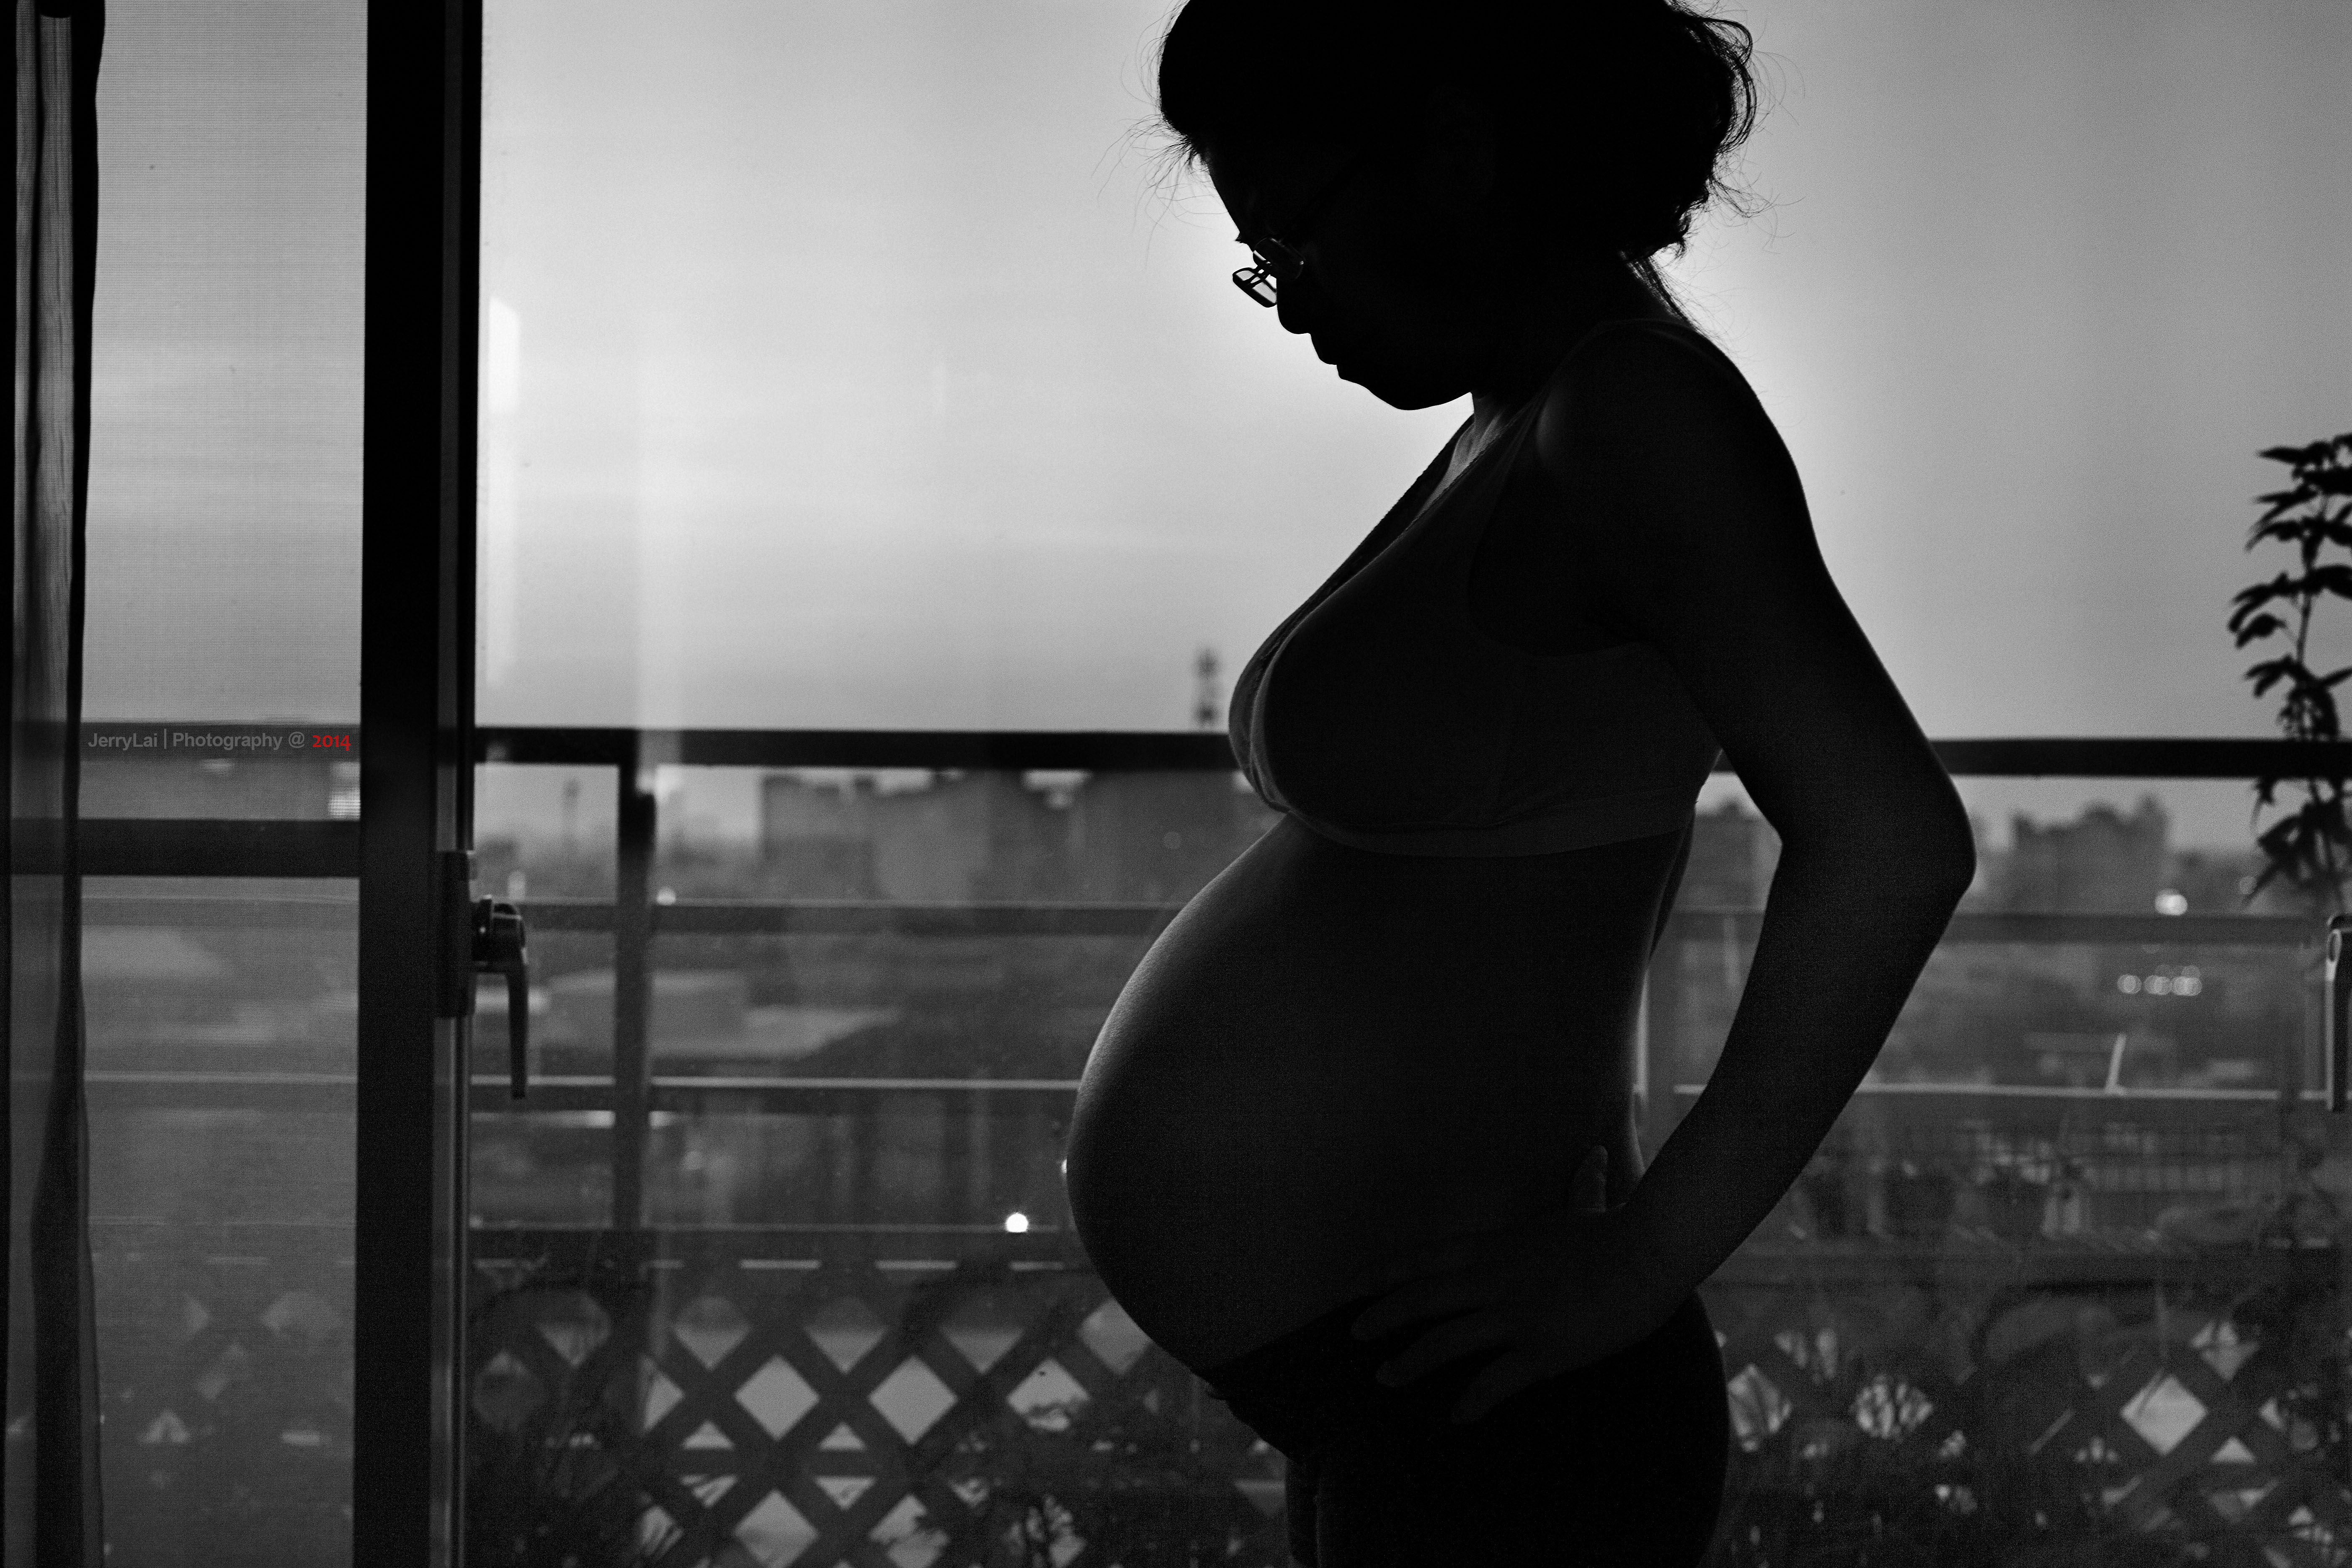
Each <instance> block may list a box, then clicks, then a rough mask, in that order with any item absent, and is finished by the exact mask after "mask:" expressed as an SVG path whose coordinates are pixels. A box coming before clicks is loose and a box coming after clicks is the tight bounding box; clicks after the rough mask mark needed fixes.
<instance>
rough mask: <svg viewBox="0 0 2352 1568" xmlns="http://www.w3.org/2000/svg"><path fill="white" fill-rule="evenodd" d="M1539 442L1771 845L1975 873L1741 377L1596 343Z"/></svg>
mask: <svg viewBox="0 0 2352 1568" xmlns="http://www.w3.org/2000/svg"><path fill="white" fill-rule="evenodd" d="M1536 443H1537V447H1538V455H1539V461H1540V463H1541V465H1542V468H1543V471H1544V473H1545V476H1546V478H1547V479H1548V480H1549V483H1550V485H1551V487H1552V489H1553V492H1554V494H1555V495H1556V496H1557V497H1558V498H1559V500H1560V501H1561V502H1562V503H1563V504H1564V507H1565V510H1566V516H1567V517H1568V518H1569V519H1570V520H1571V521H1572V524H1573V526H1575V527H1576V528H1577V529H1578V530H1579V531H1580V534H1581V536H1582V541H1583V545H1584V551H1585V557H1586V559H1587V560H1589V561H1591V563H1593V564H1594V565H1595V566H1596V567H1597V568H1598V569H1599V571H1600V572H1601V574H1602V575H1603V576H1604V578H1605V579H1606V582H1607V584H1608V585H1609V587H1610V588H1611V589H1612V590H1613V592H1614V595H1615V597H1616V599H1617V601H1618V603H1619V604H1620V605H1621V606H1622V609H1623V611H1624V613H1625V615H1626V616H1627V618H1628V619H1629V621H1630V622H1631V624H1632V629H1633V630H1635V631H1636V632H1638V633H1639V634H1640V635H1641V636H1642V637H1643V638H1644V639H1646V640H1648V641H1649V642H1651V643H1653V644H1654V645H1655V646H1656V647H1658V649H1659V650H1660V652H1662V653H1663V654H1664V656H1665V658H1666V660H1667V662H1668V663H1669V664H1670V665H1672V667H1673V668H1674V669H1675V673H1676V674H1677V675H1678V676H1679V677H1680V678H1681V679H1682V681H1683V683H1684V685H1685V688H1686V689H1688V690H1689V692H1690V694H1691V697H1692V699H1693V700H1694V701H1695V702H1696V704H1697V706H1698V708H1699V710H1700V712H1701V713H1702V714H1703V715H1704V717H1705V718H1706V721H1707V724H1708V726H1709V728H1711V729H1712V730H1713V731H1714V732H1715V736H1716V739H1717V741H1718V742H1721V743H1722V745H1723V748H1724V751H1725V752H1727V754H1728V756H1729V758H1730V761H1731V763H1732V765H1733V766H1734V767H1735V768H1736V769H1738V773H1739V776H1740V779H1741V781H1742V782H1743V783H1744V784H1746V785H1747V787H1748V793H1749V795H1751V796H1752V797H1753V798H1754V799H1755V801H1756V804H1757V805H1758V806H1759V808H1760V809H1761V810H1762V812H1763V813H1764V816H1765V817H1766V819H1767V820H1768V821H1769V822H1770V823H1771V824H1772V826H1773V827H1774V828H1775V829H1776V830H1777V831H1778V832H1779V833H1780V837H1781V838H1782V839H1783V841H1784V842H1786V843H1788V844H1789V845H1790V846H1791V847H1795V846H1798V845H1801V844H1802V845H1813V844H1820V845H1823V846H1829V847H1837V846H1842V845H1856V844H1859V845H1862V846H1868V847H1874V848H1875V847H1898V846H1899V847H1903V848H1905V850H1906V854H1905V856H1904V858H1905V860H1906V862H1908V863H1910V864H1912V865H1914V866H1916V867H1919V868H1922V869H1926V868H1930V867H1933V868H1938V869H1945V868H1947V866H1946V861H1947V858H1948V861H1949V865H1948V869H1949V870H1950V871H1951V872H1953V873H1955V874H1957V873H1959V872H1961V871H1962V870H1963V869H1964V868H1966V867H1968V866H1969V865H1970V864H1971V863H1972V858H1973V853H1974V851H1973V846H1972V842H1971V835H1970V830H1969V824H1968V821H1967V818H1966V816H1965V814H1963V813H1962V812H1961V811H1960V808H1959V805H1958V797H1957V795H1955V794H1954V793H1953V790H1952V786H1951V781H1950V779H1949V778H1948V776H1947V775H1946V774H1945V773H1944V771H1943V768H1942V766H1941V765H1940V764H1939V763H1937V760H1936V757H1935V754H1934V752H1932V751H1931V750H1930V749H1929V747H1928V745H1927V740H1926V738H1925V737H1924V736H1922V735H1921V733H1920V731H1919V726H1918V724H1917V722H1916V721H1915V720H1914V719H1913V718H1912V716H1911V711H1910V710H1909V708H1908V707H1906V705H1905V703H1904V701H1903V698H1902V696H1901V694H1900V693H1899V692H1897V691H1896V690H1895V683H1894V681H1893V680H1892V679H1889V678H1888V676H1887V673H1886V670H1885V666H1883V665H1882V664H1881V663H1880V662H1879V659H1878V656H1877V654H1876V653H1875V652H1874V650H1873V649H1872V647H1871V646H1870V643H1869V641H1868V639H1867V638H1865V637H1864V636H1863V632H1862V628H1861V626H1858V625H1857V624H1856V623H1855V621H1854V618H1853V613H1852V612H1851V611H1850V610H1848V609H1847V607H1846V604H1845V600H1844V599H1843V596H1842V595H1840V594H1839V593H1838V591H1837V585H1836V584H1834V583H1832V581H1831V579H1830V574H1829V570H1828V567H1827V565H1826V563H1824V562H1823V561H1822V555H1821V550H1820V548H1819V546H1818V544H1817V543H1816V542H1815V540H1814V537H1813V530H1812V521H1811V517H1810V516H1809V515H1808V513H1807V510H1806V507H1805V496H1804V488H1803V486H1802V485H1801V482H1800V481H1799V479H1798V477H1797V470H1796V465H1795V464H1794V463H1793V462H1792V461H1791V460H1790V457H1789V453H1788V449H1787V448H1786V447H1784V446H1783V445H1782V444H1781V441H1780V433H1779V432H1778V431H1777V430H1775V429H1774V428H1773V427H1772V422H1771V420H1770V419H1769V417H1767V416H1766V415H1765V413H1764V410H1763V408H1762V407H1761V406H1760V405H1759V404H1758V403H1757V401H1756V399H1755V397H1754V395H1753V394H1752V393H1750V392H1749V391H1748V387H1747V384H1745V383H1744V382H1742V381H1740V380H1739V379H1738V377H1737V376H1735V375H1733V374H1731V373H1730V372H1729V371H1728V370H1727V368H1726V367H1725V366H1723V365H1722V364H1720V363H1717V361H1716V360H1715V359H1714V358H1713V357H1712V356H1711V355H1709V354H1707V353H1706V351H1705V350H1704V349H1701V348H1699V347H1698V346H1696V345H1695V344H1691V343H1688V342H1682V341H1680V340H1678V339H1677V338H1675V337H1674V336H1672V335H1671V334H1669V333H1665V332H1659V331H1646V330H1639V329H1636V330H1632V331H1626V330H1608V331H1601V332H1599V333H1596V334H1595V335H1594V336H1593V337H1592V338H1591V339H1589V340H1588V341H1587V342H1586V343H1585V344H1584V346H1583V348H1582V349H1581V350H1580V352H1579V353H1577V354H1576V356H1575V358H1574V360H1573V362H1572V364H1571V365H1570V366H1569V367H1563V371H1562V373H1561V374H1560V375H1559V377H1558V378H1557V379H1556V380H1555V381H1554V383H1553V384H1552V386H1551V387H1550V389H1549V392H1548V395H1547V397H1546V403H1545V406H1544V408H1543V409H1542V411H1541V413H1540V414H1539V416H1538V423H1537V427H1536Z"/></svg>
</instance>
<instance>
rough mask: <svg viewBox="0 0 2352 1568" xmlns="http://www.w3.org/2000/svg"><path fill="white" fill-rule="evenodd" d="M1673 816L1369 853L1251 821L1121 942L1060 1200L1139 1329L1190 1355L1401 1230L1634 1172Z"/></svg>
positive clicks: (1297, 1313)
mask: <svg viewBox="0 0 2352 1568" xmlns="http://www.w3.org/2000/svg"><path fill="white" fill-rule="evenodd" d="M1674 847H1675V840H1674V838H1673V837H1672V836H1668V837H1665V838H1664V839H1643V840H1636V841H1634V842H1633V843H1632V844H1630V845H1611V846H1606V847H1601V848H1596V849H1589V850H1579V851H1574V852H1572V853H1571V854H1569V855H1563V856H1547V857H1539V858H1518V859H1497V860H1452V859H1433V858H1418V857H1403V856H1381V855H1371V854H1367V853H1365V852H1362V851H1359V850H1354V849H1349V848H1346V847H1341V846H1339V845H1336V844H1331V843H1329V842H1328V841H1326V840H1323V839H1321V838H1318V837H1316V836H1315V835H1313V834H1312V833H1311V832H1309V831H1308V830H1307V829H1305V828H1302V827H1300V826H1297V824H1295V823H1293V822H1290V821H1287V820H1286V821H1284V822H1283V823H1281V824H1279V825H1278V826H1276V828H1275V829H1274V830H1273V831H1272V832H1270V833H1269V834H1267V836H1266V837H1265V838H1264V839H1261V840H1260V841H1259V842H1258V843H1257V844H1256V845H1255V846H1253V847H1251V848H1250V850H1249V851H1248V852H1246V853H1245V854H1244V855H1243V856H1242V857H1241V858H1240V859H1238V860H1236V861H1235V862H1234V865H1233V866H1231V867H1229V868H1227V869H1226V870H1225V871H1224V873H1223V875H1221V876H1220V877H1219V878H1218V879H1216V880H1215V881H1213V882H1212V883H1211V884H1210V885H1209V886H1208V887H1207V888H1206V889H1203V890H1202V892H1201V894H1200V895H1199V896H1198V897H1197V898H1195V899H1194V900H1192V903H1191V904H1189V905H1187V906H1186V907H1185V909H1184V910H1183V911H1182V912H1181V913H1180V914H1179V915H1178V916H1177V918H1176V920H1175V921H1173V922H1171V924H1170V926H1169V928H1168V929H1167V931H1164V932H1163V933H1162V934H1161V936H1160V940H1159V941H1158V942H1156V943H1154V944H1153V946H1152V948H1151V950H1150V952H1149V953H1147V954H1146V955H1145V958H1144V960H1143V962H1142V963H1141V964H1139V966H1138V967H1137V969H1136V972H1135V973H1134V975H1133V976H1132V977H1131V978H1130V979H1129V983H1128V985H1127V987H1126V989H1125V991H1124V992H1122V994H1120V996H1119V999H1118V1004H1117V1005H1115V1006H1114V1007H1113V1008H1112V1010H1111V1013H1110V1016H1109V1017H1108V1020H1107V1021H1106V1022H1105V1024H1104V1026H1103V1030H1102V1034H1101V1036H1100V1037H1099V1038H1098V1039H1097V1043H1096V1045H1095V1048H1094V1052H1093V1054H1092V1055H1091V1056H1090V1057H1089V1058H1088V1059H1087V1068H1086V1074H1085V1078H1084V1080H1083V1082H1082V1084H1081V1086H1080V1089H1079V1093H1078V1102H1077V1106H1076V1114H1075V1117H1074V1119H1073V1121H1072V1125H1071V1131H1070V1142H1069V1150H1068V1155H1069V1163H1068V1185H1069V1196H1070V1205H1071V1211H1072V1214H1073V1215H1074V1217H1075V1218H1076V1223H1077V1226H1078V1230H1079V1235H1080V1237H1081V1239H1082V1240H1083V1241H1084V1242H1085V1244H1086V1247H1087V1254H1088V1256H1089V1258H1091V1259H1092V1260H1093V1262H1094V1264H1095V1265H1096V1267H1097V1268H1098V1269H1100V1271H1101V1272H1102V1275H1103V1278H1104V1281H1105V1283H1106V1284H1108V1286H1109V1288H1110V1289H1111V1291H1112V1292H1113V1294H1115V1295H1116V1296H1117V1297H1118V1300H1119V1302H1120V1304H1121V1305H1122V1306H1124V1307H1125V1308H1126V1309H1127V1310H1128V1311H1129V1313H1131V1314H1132V1315H1133V1316H1134V1317H1135V1319H1136V1321H1137V1322H1138V1323H1139V1325H1140V1326H1141V1327H1142V1328H1143V1330H1144V1331H1146V1332H1147V1333H1149V1334H1150V1335H1151V1336H1152V1337H1153V1338H1154V1339H1155V1340H1156V1341H1158V1342H1160V1344H1161V1345H1162V1346H1164V1347H1165V1348H1167V1349H1168V1350H1169V1351H1171V1352H1172V1353H1174V1354H1175V1355H1176V1356H1178V1357H1179V1358H1180V1359H1181V1360H1183V1361H1185V1362H1186V1363H1189V1364H1191V1365H1192V1366H1194V1367H1196V1368H1200V1367H1207V1366H1212V1365H1214V1364H1215V1363H1218V1362H1221V1361H1224V1360H1229V1359H1231V1358H1232V1357H1233V1356H1235V1355H1239V1354H1241V1353H1243V1352H1245V1351H1248V1350H1251V1349H1254V1348H1255V1346H1257V1345H1259V1344H1262V1343H1264V1342H1266V1341H1268V1340H1271V1339H1273V1338H1275V1337H1276V1335H1278V1334H1280V1333H1282V1332H1283V1331H1286V1330H1287V1329H1290V1328H1292V1327H1295V1326H1297V1324H1299V1323H1302V1322H1305V1321H1307V1320H1308V1319H1310V1318H1313V1317H1315V1316H1317V1315H1318V1313H1320V1312H1322V1311H1325V1310H1328V1309H1329V1308H1331V1307H1333V1306H1335V1305H1337V1304H1339V1302H1340V1301H1342V1300H1346V1299H1347V1296H1348V1294H1349V1284H1350V1281H1351V1280H1352V1279H1353V1278H1354V1277H1355V1276H1356V1275H1357V1274H1358V1273H1360V1271H1361V1270H1362V1269H1364V1268H1367V1267H1369V1266H1370V1264H1372V1263H1374V1262H1376V1261H1378V1260H1380V1259H1381V1258H1385V1257H1387V1256H1390V1255H1391V1254H1392V1253H1394V1252H1396V1251H1398V1250H1399V1249H1401V1248H1403V1247H1410V1246H1412V1245H1414V1244H1415V1243H1417V1242H1420V1241H1424V1240H1430V1239H1434V1238H1436V1237H1444V1236H1449V1235H1456V1234H1460V1233H1461V1232H1464V1231H1468V1230H1476V1229H1481V1228H1485V1227H1487V1226H1496V1225H1504V1224H1508V1223H1511V1222H1513V1221H1516V1220H1519V1219H1524V1218H1526V1217H1528V1216H1529V1215H1533V1214H1534V1213H1536V1212H1538V1211H1539V1210H1541V1209H1543V1208H1545V1207H1547V1206H1549V1205H1554V1204H1556V1203H1558V1202H1559V1199H1560V1197H1561V1195H1562V1194H1564V1193H1565V1191H1566V1188H1567V1183H1568V1178H1569V1176H1570V1173H1571V1172H1572V1171H1573V1169H1574V1167H1575V1164H1576V1163H1577V1161H1578V1160H1580V1158H1581V1157H1582V1155H1583V1152H1584V1151H1585V1150H1587V1149H1589V1148H1591V1146H1592V1144H1594V1143H1596V1142H1601V1143H1605V1144H1607V1145H1608V1146H1609V1149H1610V1163H1611V1168H1612V1191H1613V1194H1614V1195H1615V1196H1617V1197H1619V1198H1622V1195H1623V1194H1624V1192H1625V1191H1626V1190H1628V1189H1629V1188H1630V1186H1631V1184H1632V1183H1633V1180H1634V1179H1635V1178H1636V1177H1637V1176H1638V1174H1639V1164H1638V1162H1639V1159H1640V1151H1639V1146H1638V1143H1637V1142H1636V1141H1635V1138H1634V1132H1633V1122H1632V1117H1631V1095H1632V1071H1633V1060H1632V1036H1633V1017H1634V1014H1635V1010H1636V1007H1637V1005H1638V997H1639V994H1640V982H1641V973H1642V967H1643V963H1644V961H1645V959H1646V955H1647V952H1648V947H1649V941H1650V934H1651V931H1652V930H1653V928H1654V919H1655V913H1656V909H1657V904H1658V900H1659V899H1660V898H1661V897H1662V896H1663V893H1664V881H1665V879H1666V877H1667V876H1668V874H1669V871H1670V868H1671V865H1672V860H1673V850H1674Z"/></svg>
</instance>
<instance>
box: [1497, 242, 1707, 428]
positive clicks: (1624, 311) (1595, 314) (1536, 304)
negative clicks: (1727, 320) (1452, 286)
mask: <svg viewBox="0 0 2352 1568" xmlns="http://www.w3.org/2000/svg"><path fill="white" fill-rule="evenodd" d="M1673 314H1674V312H1673V311H1672V310H1669V309H1668V308H1667V307H1666V304H1665V301H1664V300H1660V299H1659V298H1658V297H1657V296H1656V295H1655V294H1654V293H1652V292H1651V291H1650V289H1649V288H1648V286H1647V285H1645V284H1644V283H1643V281H1642V280H1641V279H1639V278H1638V277H1636V276H1635V275H1634V273H1633V268H1630V267H1628V266H1627V265H1625V263H1624V262H1622V261H1621V260H1618V259H1617V258H1613V257H1612V258H1610V259H1609V260H1608V261H1607V262H1605V263H1603V264H1601V265H1599V266H1597V267H1593V268H1585V269H1582V270H1580V273H1579V274H1578V275H1576V276H1574V277H1572V278H1570V279H1563V281H1562V284H1561V286H1559V287H1556V288H1553V289H1546V290H1544V291H1543V292H1541V293H1538V294H1537V295H1535V296H1534V297H1532V298H1530V299H1528V300H1524V301H1523V302H1521V303H1520V304H1519V305H1517V307H1516V308H1515V309H1512V310H1508V311H1507V312H1505V313H1504V315H1503V320H1502V324H1501V325H1500V326H1499V327H1498V329H1497V331H1496V342H1495V353H1494V354H1493V356H1492V358H1491V359H1490V361H1489V364H1488V368H1487V370H1486V372H1485V373H1484V374H1481V375H1480V376H1479V378H1478V381H1477V382H1476V384H1474V385H1473V386H1472V387H1471V389H1470V418H1471V430H1472V434H1473V435H1474V437H1480V438H1483V437H1485V435H1486V434H1487V433H1488V432H1491V431H1492V430H1493V429H1494V428H1495V426H1498V425H1500V424H1502V422H1503V421H1504V420H1506V419H1508V418H1509V417H1510V416H1512V415H1513V414H1514V413H1516V412H1517V411H1518V410H1519V409H1520V408H1521V407H1523V406H1525V405H1526V403H1527V400H1528V398H1530V397H1532V396H1534V395H1536V392H1537V390H1538V388H1540V387H1541V386H1542V384H1543V383H1544V381H1545V379H1546V378H1547V377H1549V375H1550V374H1551V372H1552V371H1553V370H1554V369H1555V368H1556V367H1557V366H1558V365H1559V362H1560V359H1561V357H1562V356H1563V355H1565V354H1566V353H1568V351H1569V350H1570V349H1571V348H1573V347H1575V346H1576V343H1577V340H1579V339H1580V338H1581V337H1583V336H1584V334H1585V333H1587V332H1589V331H1591V330H1592V329H1593V328H1594V327H1595V326H1597V325H1599V324H1600V323H1601V322H1602V321H1622V320H1625V319H1627V318H1629V317H1636V316H1657V317H1670V316H1672V315H1673Z"/></svg>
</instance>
